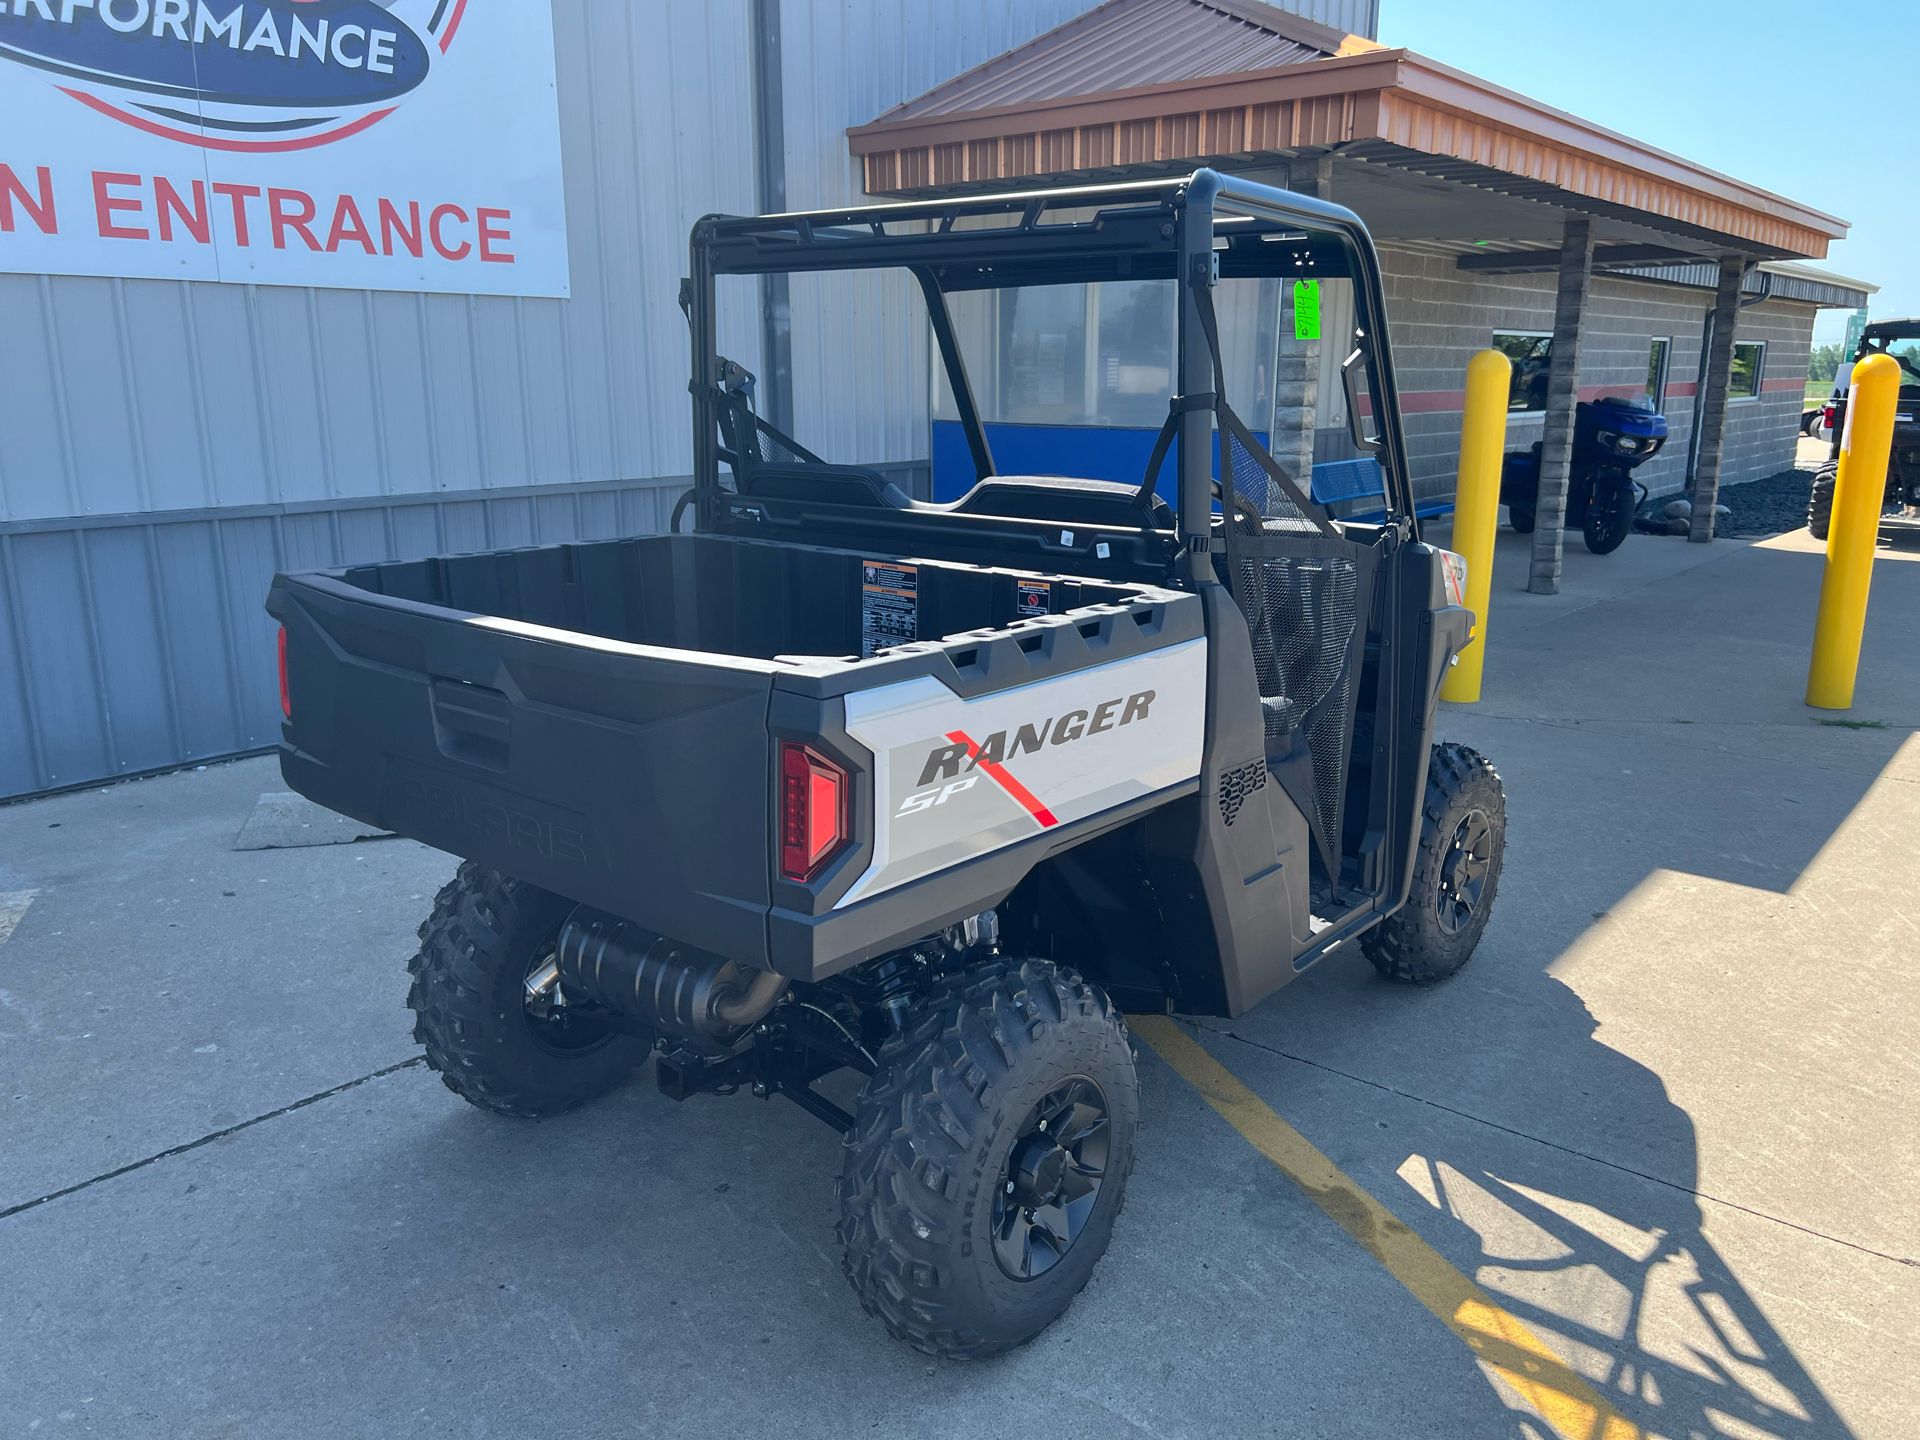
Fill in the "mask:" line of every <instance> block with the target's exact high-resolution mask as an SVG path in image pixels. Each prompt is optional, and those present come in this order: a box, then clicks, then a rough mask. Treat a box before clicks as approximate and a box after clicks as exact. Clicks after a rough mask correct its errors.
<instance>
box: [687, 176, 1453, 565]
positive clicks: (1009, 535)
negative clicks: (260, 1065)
mask: <svg viewBox="0 0 1920 1440" xmlns="http://www.w3.org/2000/svg"><path fill="white" fill-rule="evenodd" d="M1309 267H1310V268H1309ZM880 269H889V270H904V271H906V272H908V273H910V274H911V275H912V276H913V277H914V279H915V281H916V282H917V284H918V287H919V290H920V293H921V295H922V297H923V299H924V300H925V302H926V307H927V313H928V316H929V319H930V322H931V328H932V331H933V338H934V342H935V346H936V349H937V350H938V353H939V355H940V359H941V363H942V365H943V367H944V368H945V371H946V374H947V379H948V382H949V385H950V387H951V393H952V395H953V397H954V402H955V407H956V409H957V411H958V415H959V420H960V424H961V426H962V429H963V431H964V433H965V435H966V438H967V446H968V450H969V453H970V455H971V458H972V462H973V466H974V470H975V474H976V478H977V480H979V481H987V480H990V479H992V478H993V477H995V476H996V475H997V474H998V472H997V470H996V468H995V464H994V458H993V453H992V447H991V445H990V444H989V442H988V437H987V433H986V427H985V425H984V424H983V422H982V419H981V415H980V410H979V406H978V404H977V403H976V401H975V398H974V392H973V389H972V386H971V383H970V381H969V379H968V376H967V369H966V364H965V361H964V358H963V357H962V355H961V352H960V347H959V344H958V341H957V339H956V337H955V331H954V326H953V321H952V317H951V314H950V312H949V310H948V306H947V301H946V297H947V296H948V295H949V294H954V293H959V292H965V291H975V290H987V289H1001V288H1008V287H1014V286H1025V285H1057V284H1074V283H1090V282H1097V281H1122V280H1154V279H1160V280H1177V281H1179V282H1181V283H1180V285H1179V297H1180V298H1179V311H1178V324H1177V327H1176V332H1175V345H1176V356H1175V383H1174V394H1173V399H1172V402H1171V405H1170V410H1169V416H1168V420H1167V424H1166V427H1165V430H1164V431H1163V434H1162V443H1161V447H1160V451H1159V452H1157V453H1156V456H1155V465H1154V467H1153V469H1156V470H1157V468H1158V462H1159V460H1160V458H1161V453H1164V452H1166V451H1168V450H1171V452H1172V454H1173V455H1174V456H1175V457H1176V477H1177V479H1176V495H1177V503H1176V505H1175V506H1174V507H1173V510H1172V514H1171V515H1170V516H1166V517H1162V518H1163V519H1170V520H1171V522H1172V523H1171V528H1170V530H1163V529H1162V528H1161V526H1160V525H1159V524H1157V523H1155V522H1154V521H1153V519H1152V517H1151V516H1150V515H1149V513H1148V511H1147V509H1146V507H1144V506H1143V507H1142V509H1141V514H1140V516H1139V518H1138V519H1137V520H1136V521H1134V522H1133V523H1130V524H1120V525H1115V526H1113V527H1111V528H1113V529H1114V530H1115V531H1116V532H1117V533H1116V535H1115V537H1114V543H1115V545H1116V546H1118V547H1120V548H1119V549H1118V551H1117V552H1116V553H1119V554H1122V555H1124V556H1125V557H1126V558H1128V559H1130V560H1135V561H1141V562H1148V563H1152V562H1153V561H1154V560H1155V559H1156V557H1157V558H1158V559H1159V560H1160V561H1161V562H1163V564H1164V566H1165V568H1166V569H1167V570H1169V571H1170V572H1171V575H1172V578H1175V579H1178V580H1181V581H1184V582H1185V583H1187V584H1196V583H1200V582H1203V581H1206V580H1210V579H1212V578H1214V575H1213V562H1212V556H1213V555H1214V554H1215V553H1216V552H1217V551H1218V550H1219V549H1220V548H1221V546H1220V542H1219V539H1218V536H1217V533H1216V528H1217V523H1218V517H1217V516H1216V513H1215V504H1214V502H1215V495H1216V491H1217V490H1218V483H1217V482H1216V480H1215V477H1214V474H1213V468H1214V443H1213V429H1214V426H1215V423H1216V416H1215V411H1216V409H1217V410H1218V411H1219V423H1220V424H1221V428H1222V430H1223V432H1224V430H1225V429H1226V426H1227V423H1228V422H1229V421H1230V419H1231V416H1230V413H1229V412H1227V411H1226V409H1225V406H1224V404H1223V403H1219V402H1218V400H1217V393H1216V392H1219V391H1221V390H1223V389H1224V377H1222V376H1221V375H1220V374H1219V373H1218V372H1219V368H1220V362H1219V354H1218V344H1217V340H1216V339H1215V338H1214V325H1213V319H1212V300H1211V292H1212V290H1213V287H1214V286H1215V285H1216V284H1217V283H1218V282H1219V281H1220V280H1223V279H1234V278H1243V277H1244V278H1285V277H1297V276H1299V275H1300V274H1302V273H1303V272H1305V273H1311V274H1313V275H1315V276H1318V277H1322V278H1327V277H1342V276H1344V277H1347V278H1349V279H1350V280H1351V281H1352V285H1353V292H1354V317H1355V325H1354V332H1353V334H1352V335H1351V336H1348V337H1328V339H1329V341H1339V340H1342V339H1343V338H1344V340H1345V342H1347V343H1349V344H1350V346H1351V351H1350V353H1349V355H1348V356H1347V360H1346V363H1345V365H1344V366H1343V368H1342V375H1343V377H1345V378H1346V380H1347V383H1348V385H1349V399H1350V401H1352V402H1353V403H1351V404H1350V405H1349V420H1350V423H1351V424H1353V425H1354V426H1355V427H1356V431H1355V438H1356V441H1358V442H1359V443H1360V444H1361V446H1362V448H1363V449H1368V450H1372V451H1373V452H1374V455H1375V458H1376V459H1377V460H1378V461H1379V463H1380V465H1381V468H1382V472H1383V473H1382V482H1383V483H1382V490H1383V494H1384V497H1385V505H1386V511H1387V516H1386V522H1385V523H1386V524H1387V525H1388V526H1389V527H1392V528H1395V529H1397V530H1398V531H1399V532H1400V534H1401V536H1402V537H1403V538H1405V539H1409V540H1413V539H1418V538H1419V534H1418V524H1419V522H1418V519H1417V517H1416V516H1415V513H1414V506H1413V495H1412V488H1411V485H1410V482H1409V478H1408V474H1407V467H1406V448H1405V442H1404V439H1403V436H1402V433H1401V428H1400V418H1399V403H1398V396H1397V393H1396V391H1395V389H1394V383H1393V366H1392V361H1391V355H1390V351H1389V341H1388V336H1387V324H1386V313H1385V304H1384V296H1383V292H1382V286H1381V281H1380V267H1379V260H1378V257H1377V256H1376V254H1375V252H1374V249H1373V244H1372V241H1371V239H1370V238H1369V237H1368V235H1367V232H1366V229H1365V227H1364V226H1363V225H1362V223H1361V222H1360V220H1359V218H1358V217H1357V216H1356V215H1354V214H1353V213H1352V212H1351V211H1349V210H1346V209H1343V208H1342V207H1340V206H1337V205H1332V204H1328V203H1326V202H1324V201H1320V200H1315V199H1311V198H1308V197H1306V196H1301V195H1295V194H1292V193H1290V192H1288V191H1284V190H1280V189H1276V188H1274V187H1272V186H1268V185H1261V184H1257V183H1254V182H1252V181H1248V180H1243V179H1239V178H1237V177H1232V176H1226V175H1222V174H1220V173H1218V172H1216V171H1213V170H1210V169H1200V170H1196V171H1194V172H1193V173H1192V174H1190V175H1187V176H1184V177H1180V178H1177V179H1168V180H1153V181H1144V182H1138V183H1129V184H1118V185H1096V186H1084V187H1072V188H1061V189H1050V190H1043V191H1027V192H1022V193H1018V194H1000V195H986V196H977V197H967V198H959V199H942V200H928V201H910V202H905V203H893V204H882V205H868V206H859V207H853V208H848V209H838V210H818V211H810V212H803V213H793V214H784V215H765V216H733V215H709V216H707V217H705V218H704V219H702V220H701V221H700V222H699V223H698V224H697V225H696V226H695V227H694V230H693V237H692V243H691V256H690V273H689V277H688V280H687V281H686V283H685V284H684V286H683V289H682V303H683V305H684V307H685V308H686V311H687V316H688V321H689V324H690V327H691V331H692V378H691V383H690V385H689V389H690V390H691V392H692V397H693V440H694V454H693V461H694V466H693V469H694V486H693V490H692V492H691V496H692V499H693V501H694V506H695V514H696V521H695V523H696V528H699V529H702V530H710V529H721V528H727V526H728V523H729V519H730V517H731V516H732V515H733V513H734V511H735V510H736V509H737V508H738V507H739V503H740V502H739V498H738V497H737V496H736V495H735V494H734V493H733V492H731V491H729V490H727V489H726V488H725V487H724V486H723V485H722V483H721V477H720V464H721V461H722V460H723V459H727V460H729V461H733V462H735V463H734V465H733V468H734V470H735V473H736V474H738V472H739V468H740V467H739V464H738V463H737V460H736V455H737V452H738V451H739V450H740V448H741V447H742V446H743V445H747V444H750V443H758V444H759V445H761V446H762V447H767V446H774V447H777V448H778V449H779V450H780V451H782V452H784V457H785V458H792V459H799V460H802V461H804V462H809V463H811V464H812V465H815V466H818V467H820V468H822V469H823V470H837V471H840V472H843V473H844V474H846V475H851V474H852V473H854V472H853V471H852V469H851V467H831V466H827V465H826V464H825V462H823V461H820V460H819V458H818V457H816V456H813V455H811V454H809V453H807V452H806V451H804V450H803V449H801V447H799V446H798V444H797V443H795V442H792V441H790V440H788V439H787V437H784V436H779V435H778V432H772V431H771V429H770V427H768V426H766V424H765V422H764V421H760V420H758V419H757V418H748V419H746V420H744V421H743V420H742V419H741V416H740V409H741V404H740V396H741V392H742V390H743V389H745V388H746V386H747V385H748V383H749V382H750V377H747V376H746V375H745V372H744V371H742V370H740V368H739V367H738V366H735V365H733V364H732V363H731V362H729V361H727V360H725V359H723V358H722V357H721V356H720V355H719V353H718V350H717V348H716V336H715V280H716V278H717V277H718V276H721V275H764V274H772V273H787V274H802V273H818V272H826V271H853V270H880ZM1356 367H1358V369H1359V370H1360V371H1362V372H1363V373H1364V375H1365V379H1366V384H1367V389H1368V398H1369V399H1370V401H1371V414H1370V416H1369V417H1368V418H1369V419H1370V420H1371V434H1369V435H1366V436H1364V437H1363V436H1361V434H1360V433H1359V430H1358V425H1359V417H1360V413H1361V410H1362V408H1363V402H1362V401H1361V400H1360V398H1359V397H1358V395H1357V394H1356V393H1354V388H1353V387H1354V386H1355V383H1356V379H1357V376H1356V374H1355V370H1356ZM730 409H731V410H732V412H733V413H731V414H730V413H729V410H730ZM1236 423H1237V422H1236ZM730 427H731V428H730ZM745 427H752V428H753V429H754V430H756V431H757V432H758V433H743V429H744V428H745ZM776 437H777V438H776ZM729 439H730V440H731V444H729V443H728V440H729ZM1168 442H1174V443H1172V444H1169V443H1168ZM1255 458H1256V459H1258V460H1259V463H1260V464H1261V465H1262V466H1264V467H1265V468H1266V469H1267V471H1268V473H1269V475H1270V476H1275V477H1276V478H1275V480H1274V483H1275V484H1289V483H1290V486H1291V491H1290V493H1292V494H1294V495H1295V497H1296V499H1298V498H1299V497H1300V496H1303V495H1306V494H1308V493H1310V487H1311V477H1309V476H1297V477H1286V478H1284V479H1283V478H1279V474H1280V472H1278V467H1277V466H1276V465H1275V464H1274V463H1273V462H1272V460H1271V457H1270V456H1267V455H1265V453H1264V450H1262V452H1261V454H1259V455H1257V456H1256V457H1255ZM1110 478H1120V477H1110ZM1127 478H1128V479H1129V481H1131V480H1132V479H1133V478H1135V477H1127ZM1140 478H1141V484H1140V489H1139V495H1140V498H1141V499H1142V500H1147V499H1149V498H1150V496H1151V487H1152V483H1153V478H1154V477H1153V475H1152V473H1149V475H1147V476H1146V477H1140ZM1229 485H1230V488H1229V490H1228V491H1227V492H1225V493H1223V496H1222V498H1223V500H1225V501H1226V502H1227V504H1226V507H1225V508H1231V506H1232V502H1233V500H1234V495H1233V493H1232V491H1233V490H1234V489H1237V488H1239V487H1238V486H1237V485H1233V484H1232V482H1231V481H1230V482H1229ZM899 498H900V499H902V500H904V497H899ZM1302 508H1313V507H1302ZM913 509H914V510H916V511H926V510H935V509H944V510H946V511H947V518H948V519H950V520H952V521H954V522H956V524H957V526H958V528H972V529H976V530H981V529H984V530H985V531H986V532H988V533H991V532H992V531H993V530H995V528H996V526H995V523H994V522H995V521H996V520H1005V519H1006V518H1007V517H1006V516H1004V515H1000V516H995V515H980V514H974V513H971V512H970V511H969V508H968V506H967V504H966V502H965V501H962V502H957V503H956V504H955V505H954V506H950V507H934V506H914V507H913ZM877 518H878V517H869V520H870V522H871V521H876V520H877ZM1029 518H1040V517H1029ZM850 523H852V524H853V526H854V528H855V529H856V530H858V529H859V528H861V526H860V524H859V522H858V521H850ZM1322 523H1325V522H1322ZM881 528H884V527H881ZM1019 528H1021V527H1008V528H1006V529H1005V530H1003V531H1002V533H1001V535H1000V537H999V538H1000V539H1001V540H1002V541H1005V542H1009V543H1011V542H1016V541H1017V540H1018V538H1019V537H1018V536H1017V535H1015V534H1014V533H1013V532H1014V530H1017V529H1019ZM1026 528H1030V527H1026ZM1143 531H1145V532H1149V533H1148V534H1147V535H1145V536H1143V535H1142V533H1141V532H1143ZM1129 532H1131V533H1129ZM1014 548H1015V549H1016V550H1017V549H1018V548H1019V546H1018V544H1017V543H1016V544H1015V545H1014ZM1156 568H1158V567H1156Z"/></svg>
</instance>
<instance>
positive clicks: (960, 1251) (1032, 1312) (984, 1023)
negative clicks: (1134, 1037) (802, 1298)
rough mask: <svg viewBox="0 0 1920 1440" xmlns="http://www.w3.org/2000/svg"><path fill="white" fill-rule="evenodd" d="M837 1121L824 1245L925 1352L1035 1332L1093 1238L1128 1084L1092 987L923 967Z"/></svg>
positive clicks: (1018, 973) (1042, 974) (1109, 1016)
mask: <svg viewBox="0 0 1920 1440" xmlns="http://www.w3.org/2000/svg"><path fill="white" fill-rule="evenodd" d="M879 1062H880V1063H879V1069H878V1070H877V1071H875V1073H874V1074H873V1076H872V1077H871V1078H870V1079H869V1080H868V1081H867V1084H866V1087H865V1089H863V1090H862V1091H861V1094H860V1103H859V1106H858V1113H857V1115H856V1117H855V1120H854V1126H853V1128H852V1129H851V1130H850V1131H848V1132H847V1137H846V1141H845V1149H844V1151H843V1156H842V1166H841V1175H840V1186H839V1196H840V1225H839V1235H840V1242H841V1244H842V1245H843V1246H844V1247H845V1257H844V1262H843V1263H844V1268H845V1270H846V1274H847V1279H848V1280H849V1281H850V1282H851V1283H852V1285H853V1288H854V1291H855V1293H856V1294H858V1295H859V1297H860V1303H861V1305H862V1306H863V1307H864V1308H865V1309H866V1311H867V1313H868V1314H870V1315H875V1316H878V1317H879V1319H880V1320H881V1321H882V1323H884V1324H885V1325H886V1327H887V1329H888V1330H890V1331H891V1332H892V1333H893V1335H894V1336H895V1338H897V1339H900V1340H904V1341H905V1342H906V1343H907V1344H909V1345H911V1346H913V1348H914V1349H916V1350H920V1351H923V1352H925V1353H926V1354H929V1355H938V1356H944V1357H948V1358H953V1359H979V1358H982V1357H984V1356H988V1355H994V1354H998V1353H999V1352H1000V1351H1003V1350H1009V1349H1012V1348H1013V1347H1014V1346H1016V1345H1020V1344H1023V1343H1024V1342H1026V1341H1028V1340H1031V1339H1032V1338H1033V1337H1034V1336H1035V1335H1038V1334H1039V1333H1040V1332H1041V1331H1042V1330H1044V1329H1045V1328H1046V1327H1047V1326H1048V1325H1050V1324H1051V1323H1052V1322H1053V1321H1054V1320H1055V1319H1056V1318H1058V1317H1059V1315H1060V1314H1061V1312H1062V1311H1064V1310H1065V1309H1066V1308H1067V1306H1068V1305H1069V1304H1071V1303H1072V1301H1073V1297H1074V1296H1075V1295H1077V1294H1079V1293H1080V1290H1081V1288H1082V1287H1083V1286H1084V1285H1085V1284H1086V1283H1087V1279H1088V1277H1089V1276H1090V1275H1091V1274H1092V1273H1093V1267H1094V1264H1095V1263H1096V1262H1097V1261H1098V1260H1099V1259H1100V1257H1101V1255H1102V1254H1103V1253H1105V1251H1106V1248H1107V1241H1108V1239H1109V1237H1110V1236H1111V1235H1112V1233H1113V1222H1114V1219H1115V1217H1116V1216H1118V1215H1119V1213H1120V1206H1121V1202H1122V1199H1123V1196H1124V1192H1125V1188H1126V1183H1127V1174H1128V1172H1129V1171H1130V1170H1131V1169H1132V1167H1133V1135H1134V1129H1135V1127H1136V1125H1137V1124H1138V1117H1139V1084H1138V1081H1137V1079H1136V1077H1135V1074H1134V1065H1133V1051H1132V1049H1131V1047H1130V1046H1129V1044H1128V1041H1127V1028H1126V1023H1125V1022H1124V1021H1123V1020H1122V1019H1121V1018H1120V1015H1119V1012H1118V1011H1116V1010H1115V1009H1114V1008H1113V1003H1112V1002H1111V1001H1110V1000H1108V998H1107V997H1106V995H1105V994H1104V993H1103V992H1102V991H1100V990H1099V989H1098V988H1097V987H1095V986H1093V985H1090V984H1088V983H1087V982H1086V981H1084V980H1082V979H1081V978H1080V977H1079V976H1078V975H1076V974H1074V972H1072V971H1071V970H1062V969H1060V968H1058V967H1056V966H1054V965H1050V964H1048V963H1047V962H1045V961H1042V960H1019V959H1007V958H995V959H993V960H990V961H986V962H984V963H982V964H979V965H975V966H973V967H971V968H969V969H968V970H965V971H963V972H960V973H958V974H955V975H951V976H948V977H946V978H945V979H943V980H941V981H939V982H937V984H936V985H935V987H934V990H933V993H932V995H930V996H929V997H928V999H927V1000H926V1002H925V1003H924V1004H922V1005H920V1006H919V1007H917V1008H916V1009H915V1010H914V1012H913V1013H912V1015H911V1017H910V1018H909V1020H908V1023H907V1025H906V1026H905V1028H904V1029H903V1030H902V1031H901V1033H900V1034H899V1035H897V1036H895V1037H894V1038H893V1039H892V1040H890V1041H888V1043H887V1044H886V1046H885V1047H884V1048H883V1049H882V1050H881V1051H880V1055H879Z"/></svg>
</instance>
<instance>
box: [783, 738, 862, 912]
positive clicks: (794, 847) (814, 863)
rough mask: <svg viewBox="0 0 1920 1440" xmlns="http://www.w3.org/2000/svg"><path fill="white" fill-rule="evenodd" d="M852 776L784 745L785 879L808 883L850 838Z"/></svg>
mask: <svg viewBox="0 0 1920 1440" xmlns="http://www.w3.org/2000/svg"><path fill="white" fill-rule="evenodd" d="M851 789H852V786H851V785H850V784H849V783H848V779H847V772H846V770H845V769H844V768H843V767H841V766H840V765H837V764H835V763H834V762H833V761H831V760H829V759H827V757H826V756H824V755H821V754H818V753H816V752H815V751H812V750H809V749H808V748H807V747H806V746H805V745H800V744H797V743H795V742H794V741H792V740H782V741H781V742H780V875H781V878H782V879H786V880H792V881H795V882H796V883H798V884H801V885H804V884H806V883H807V882H808V881H809V880H811V879H813V877H814V876H816V875H818V874H819V873H820V871H821V869H822V867H824V866H825V865H826V863H827V861H829V860H831V859H832V858H833V856H834V852H836V851H837V850H839V848H840V846H841V845H842V844H843V843H844V842H845V840H846V839H847V832H848V828H849V827H848V823H847V803H848V792H849V791H850V790H851Z"/></svg>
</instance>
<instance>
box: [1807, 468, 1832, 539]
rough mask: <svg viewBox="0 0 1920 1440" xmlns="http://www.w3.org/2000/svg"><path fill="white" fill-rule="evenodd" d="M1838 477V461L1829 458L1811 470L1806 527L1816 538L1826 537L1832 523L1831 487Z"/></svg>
mask: <svg viewBox="0 0 1920 1440" xmlns="http://www.w3.org/2000/svg"><path fill="white" fill-rule="evenodd" d="M1839 478H1840V462H1839V461H1838V460H1829V461H1827V462H1826V464H1824V465H1822V466H1821V467H1820V468H1819V469H1818V470H1816V471H1814V472H1813V491H1812V493H1811V494H1809V495H1808V496H1807V529H1808V530H1809V531H1811V532H1812V534H1813V538H1814V539H1816V540H1824V539H1826V538H1827V530H1828V528H1829V527H1830V526H1831V525H1832V524H1833V488H1834V485H1835V483H1836V482H1837V481H1838V480H1839Z"/></svg>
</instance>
